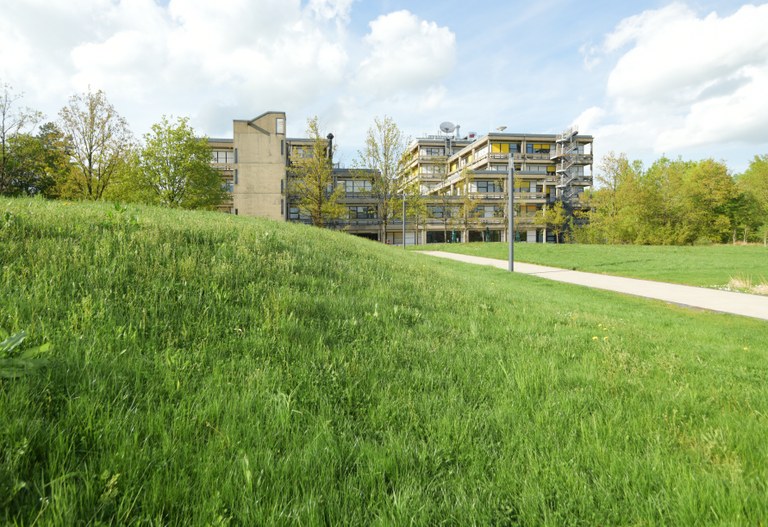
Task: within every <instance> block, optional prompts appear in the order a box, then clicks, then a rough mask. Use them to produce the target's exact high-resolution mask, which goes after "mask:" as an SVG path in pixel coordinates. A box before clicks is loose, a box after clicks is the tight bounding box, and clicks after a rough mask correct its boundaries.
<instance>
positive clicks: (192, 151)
mask: <svg viewBox="0 0 768 527" xmlns="http://www.w3.org/2000/svg"><path fill="white" fill-rule="evenodd" d="M139 173H140V176H139V181H141V182H142V183H143V184H144V185H145V186H146V187H147V188H148V189H151V190H152V192H153V193H154V195H155V196H156V199H157V202H158V203H160V204H161V205H165V206H168V207H183V208H186V209H201V208H202V209H214V208H216V207H217V206H218V205H219V204H220V203H221V202H222V201H223V200H224V198H225V191H224V190H223V188H222V182H221V178H220V177H219V174H218V172H217V171H216V169H214V168H213V167H212V166H211V149H210V147H209V146H208V140H207V139H206V138H200V137H196V136H195V132H194V130H193V129H192V127H191V126H189V119H188V118H186V117H178V118H177V119H176V121H175V122H171V121H170V120H169V119H168V117H166V116H163V117H162V119H161V121H160V122H159V123H155V124H153V125H152V128H151V131H150V132H149V133H147V134H145V135H144V147H143V148H142V149H141V151H140V153H139Z"/></svg>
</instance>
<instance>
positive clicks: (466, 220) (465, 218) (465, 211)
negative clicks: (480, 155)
mask: <svg viewBox="0 0 768 527" xmlns="http://www.w3.org/2000/svg"><path fill="white" fill-rule="evenodd" d="M474 175H475V174H474V172H472V171H471V170H467V169H466V168H465V169H464V170H462V173H461V176H462V178H461V186H460V188H461V201H460V204H459V211H458V212H459V214H458V216H459V217H458V218H457V220H458V224H459V225H460V226H461V229H462V231H463V235H464V239H463V241H465V242H467V241H469V230H470V229H471V228H472V227H476V226H477V222H476V220H477V218H478V211H477V207H478V204H479V202H478V200H477V199H475V196H474V193H473V191H472V182H473V180H474Z"/></svg>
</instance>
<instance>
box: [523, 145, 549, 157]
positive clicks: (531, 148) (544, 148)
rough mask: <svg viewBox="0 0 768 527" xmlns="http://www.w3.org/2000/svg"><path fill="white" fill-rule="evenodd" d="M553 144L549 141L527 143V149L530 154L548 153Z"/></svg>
mask: <svg viewBox="0 0 768 527" xmlns="http://www.w3.org/2000/svg"><path fill="white" fill-rule="evenodd" d="M551 148H552V145H550V144H548V143H527V144H526V145H525V151H526V152H527V153H529V154H548V153H549V151H550V149H551Z"/></svg>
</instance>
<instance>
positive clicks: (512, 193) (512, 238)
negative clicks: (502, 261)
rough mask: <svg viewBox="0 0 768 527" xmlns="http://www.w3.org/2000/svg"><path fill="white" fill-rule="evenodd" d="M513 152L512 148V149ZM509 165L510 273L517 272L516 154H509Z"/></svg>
mask: <svg viewBox="0 0 768 527" xmlns="http://www.w3.org/2000/svg"><path fill="white" fill-rule="evenodd" d="M510 150H512V148H510ZM508 161H509V164H508V165H507V195H508V196H507V200H508V204H507V206H508V207H509V209H508V210H509V213H508V218H507V221H508V222H509V223H508V225H507V229H508V230H507V232H508V234H507V237H508V238H509V272H510V273H511V272H514V270H515V186H514V184H515V154H514V153H512V152H510V153H509V160H508Z"/></svg>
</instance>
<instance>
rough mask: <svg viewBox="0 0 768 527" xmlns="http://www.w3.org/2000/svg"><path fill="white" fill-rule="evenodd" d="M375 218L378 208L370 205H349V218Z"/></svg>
mask: <svg viewBox="0 0 768 527" xmlns="http://www.w3.org/2000/svg"><path fill="white" fill-rule="evenodd" d="M375 218H376V209H375V208H374V207H372V206H370V205H360V206H357V207H349V219H351V220H372V219H375Z"/></svg>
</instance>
